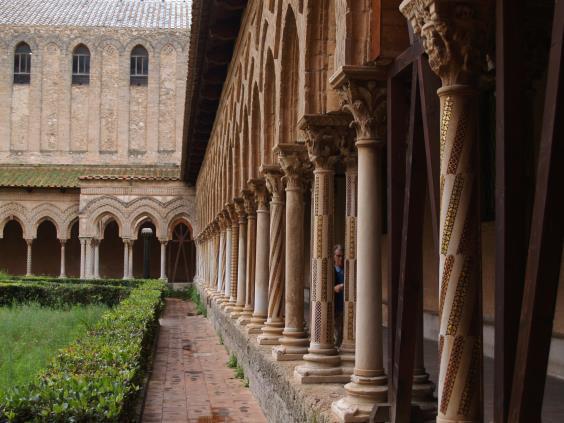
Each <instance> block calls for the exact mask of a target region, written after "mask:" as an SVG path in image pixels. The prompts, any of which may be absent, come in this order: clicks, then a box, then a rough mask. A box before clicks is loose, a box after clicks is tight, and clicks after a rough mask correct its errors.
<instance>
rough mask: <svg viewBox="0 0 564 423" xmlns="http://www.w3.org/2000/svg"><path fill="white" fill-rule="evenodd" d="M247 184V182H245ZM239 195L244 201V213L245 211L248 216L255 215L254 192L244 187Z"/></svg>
mask: <svg viewBox="0 0 564 423" xmlns="http://www.w3.org/2000/svg"><path fill="white" fill-rule="evenodd" d="M247 185H249V184H248V183H247ZM241 196H242V197H243V201H244V203H245V213H247V216H248V217H251V218H252V217H255V216H256V211H257V205H256V202H255V194H254V193H253V191H251V190H250V189H244V190H242V191H241Z"/></svg>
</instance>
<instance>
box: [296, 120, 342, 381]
mask: <svg viewBox="0 0 564 423" xmlns="http://www.w3.org/2000/svg"><path fill="white" fill-rule="evenodd" d="M349 122H350V118H349V117H348V116H347V115H346V114H342V113H336V114H325V115H305V116H304V117H303V118H302V119H301V120H300V122H299V127H300V129H302V130H303V131H305V133H306V137H307V138H306V146H307V151H308V155H309V159H310V161H311V162H312V163H313V165H314V170H313V179H314V182H313V224H312V228H313V248H312V258H311V340H310V346H309V353H308V354H306V355H305V356H304V360H305V364H302V365H299V366H298V367H296V369H295V371H294V375H295V377H296V379H297V380H298V381H300V382H301V383H321V382H326V383H345V382H346V381H347V380H348V379H349V376H347V375H345V374H343V372H342V369H341V357H340V356H339V354H338V351H337V348H336V347H335V340H334V325H335V322H334V318H335V316H334V313H335V301H334V286H335V266H334V262H333V244H334V233H333V231H334V228H333V225H334V215H335V210H334V209H335V198H334V195H335V164H336V163H337V161H338V159H339V149H338V146H339V143H340V141H341V139H342V138H343V137H345V136H346V134H347V132H348V124H349Z"/></svg>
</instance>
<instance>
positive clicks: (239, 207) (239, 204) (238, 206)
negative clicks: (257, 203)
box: [233, 197, 247, 223]
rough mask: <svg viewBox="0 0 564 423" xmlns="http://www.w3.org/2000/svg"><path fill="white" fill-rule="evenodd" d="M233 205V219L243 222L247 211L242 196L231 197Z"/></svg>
mask: <svg viewBox="0 0 564 423" xmlns="http://www.w3.org/2000/svg"><path fill="white" fill-rule="evenodd" d="M233 205H234V206H235V217H234V219H235V220H234V221H237V222H239V223H245V219H246V218H247V212H246V211H245V200H244V199H243V197H236V198H234V199H233Z"/></svg>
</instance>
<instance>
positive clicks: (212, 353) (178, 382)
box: [142, 298, 266, 423]
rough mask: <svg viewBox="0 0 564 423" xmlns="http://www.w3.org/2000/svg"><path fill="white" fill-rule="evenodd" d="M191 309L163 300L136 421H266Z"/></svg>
mask: <svg viewBox="0 0 564 423" xmlns="http://www.w3.org/2000/svg"><path fill="white" fill-rule="evenodd" d="M193 312H194V305H193V304H191V303H188V302H185V301H181V300H178V299H172V298H168V299H167V300H166V307H165V312H164V315H163V316H162V317H161V319H160V324H161V329H160V334H159V340H158V346H157V351H156V356H155V360H154V363H153V371H152V374H151V377H150V380H149V386H148V390H147V398H146V400H145V408H144V410H143V418H142V421H143V422H146V423H154V422H166V423H176V422H190V423H192V422H198V423H206V422H210V423H212V422H213V423H222V422H242V421H244V422H252V423H255V422H256V423H258V422H266V419H265V417H264V415H263V414H262V411H261V409H260V407H259V405H258V403H257V401H256V400H255V399H254V397H253V396H252V394H251V391H250V390H249V389H248V388H245V387H244V386H243V382H242V381H241V380H239V379H235V376H234V371H233V369H230V368H228V367H227V366H226V363H227V360H228V358H229V357H228V354H227V351H226V350H225V348H224V346H223V345H220V343H219V338H218V337H217V335H216V334H215V332H214V330H213V329H212V326H211V324H210V322H209V321H208V320H207V319H205V318H203V317H201V316H189V315H188V314H189V313H193Z"/></svg>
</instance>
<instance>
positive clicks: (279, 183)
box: [260, 164, 284, 201]
mask: <svg viewBox="0 0 564 423" xmlns="http://www.w3.org/2000/svg"><path fill="white" fill-rule="evenodd" d="M260 172H261V174H262V175H263V176H264V179H265V181H266V188H267V189H268V192H270V194H271V195H272V201H284V180H283V179H282V177H283V176H284V172H283V171H282V168H281V167H280V166H278V165H264V164H263V165H261V167H260Z"/></svg>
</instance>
